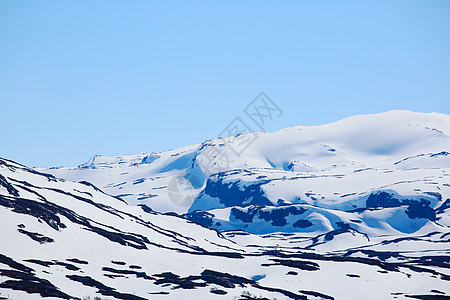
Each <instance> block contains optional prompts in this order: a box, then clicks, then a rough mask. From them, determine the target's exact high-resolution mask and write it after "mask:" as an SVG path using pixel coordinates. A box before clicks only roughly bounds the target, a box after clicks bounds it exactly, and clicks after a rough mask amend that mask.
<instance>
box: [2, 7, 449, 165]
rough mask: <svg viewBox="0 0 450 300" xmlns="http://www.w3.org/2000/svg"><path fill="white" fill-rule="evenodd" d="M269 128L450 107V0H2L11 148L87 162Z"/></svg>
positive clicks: (36, 157)
mask: <svg viewBox="0 0 450 300" xmlns="http://www.w3.org/2000/svg"><path fill="white" fill-rule="evenodd" d="M260 91H265V92H266V93H267V94H268V95H269V96H270V97H271V98H272V99H273V100H274V101H275V102H276V103H277V104H278V105H279V106H280V107H281V108H282V109H283V110H284V114H283V116H282V117H280V118H278V119H276V120H274V121H273V122H271V123H270V124H269V125H268V126H267V131H270V132H272V131H276V130H279V129H282V128H284V127H287V126H292V125H318V124H324V123H329V122H332V121H336V120H338V119H341V118H344V117H347V116H350V115H355V114H366V113H377V112H382V111H387V110H392V109H407V110H413V111H420V112H433V111H435V112H442V113H446V114H450V1H444V0H443V1H430V0H426V1H34V0H33V1H16V0H14V1H8V0H3V1H1V2H0V105H1V106H0V128H1V139H0V141H1V142H0V145H1V148H0V150H1V151H0V156H2V157H5V158H9V159H13V160H16V161H18V162H20V163H23V164H26V165H29V166H60V165H66V166H76V165H78V164H80V163H83V162H84V161H86V160H88V159H89V157H91V156H92V155H94V154H105V155H119V154H131V153H140V152H151V151H156V150H164V149H170V148H177V147H180V146H183V145H187V144H193V143H200V142H202V141H203V140H205V139H210V138H214V137H217V135H218V134H219V133H220V132H221V131H222V129H223V128H224V127H226V126H227V125H228V123H230V122H231V121H232V120H233V118H234V117H235V116H238V115H241V114H242V110H243V109H244V107H245V106H246V105H247V104H248V103H249V102H250V101H252V100H253V98H254V97H255V96H256V95H257V94H258V93H259V92H260Z"/></svg>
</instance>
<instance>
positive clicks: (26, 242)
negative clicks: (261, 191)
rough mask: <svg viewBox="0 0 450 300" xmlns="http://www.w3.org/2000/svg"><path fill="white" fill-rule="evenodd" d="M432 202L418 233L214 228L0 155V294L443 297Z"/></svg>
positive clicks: (444, 219) (439, 230) (445, 254)
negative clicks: (129, 202) (259, 231)
mask: <svg viewBox="0 0 450 300" xmlns="http://www.w3.org/2000/svg"><path fill="white" fill-rule="evenodd" d="M431 197H437V196H433V195H431V196H430V198H429V199H431ZM427 199H428V198H427ZM430 201H431V200H430ZM388 203H390V201H388ZM405 205H406V204H405ZM430 205H431V204H430ZM282 207H284V206H282ZM288 207H292V208H291V209H292V210H294V209H296V210H297V211H298V210H300V209H302V208H301V207H297V206H288ZM395 208H396V207H395V206H394V207H392V208H389V209H395ZM248 209H249V210H250V208H248ZM261 209H262V208H261ZM317 209H319V208H317ZM386 209H388V208H386ZM325 210H326V211H331V209H323V211H321V212H319V211H318V212H317V217H319V216H323V218H327V215H326V214H325ZM440 210H442V213H440V212H438V211H436V212H435V213H436V215H439V217H440V218H441V219H440V222H441V223H442V224H438V222H434V221H430V222H429V224H431V225H429V226H430V227H428V231H429V232H427V233H426V234H424V232H414V233H401V232H393V233H394V234H393V235H383V236H376V235H374V236H367V235H366V234H364V233H362V232H360V231H362V229H363V228H359V229H358V230H357V229H353V228H350V227H349V226H348V224H347V225H346V224H344V223H342V224H341V225H340V226H341V228H340V229H337V230H332V231H328V232H326V233H325V234H316V235H313V234H312V235H311V236H308V235H306V234H304V233H283V232H280V233H273V234H266V235H254V234H250V233H247V232H244V231H227V232H223V233H219V232H218V231H216V230H212V229H208V228H205V227H202V226H200V225H197V224H195V223H192V222H190V221H188V220H185V219H183V218H180V217H178V216H173V215H164V214H160V213H156V212H153V211H152V210H151V209H150V208H149V207H147V206H142V205H141V206H129V205H127V204H126V203H125V202H123V201H122V200H121V199H118V198H114V197H112V196H109V195H107V194H105V193H103V192H102V191H101V190H99V189H98V188H96V187H95V186H93V185H91V184H89V183H87V182H85V181H83V182H81V183H76V182H70V181H64V180H62V179H57V178H55V177H53V176H52V175H49V174H45V173H40V172H38V171H36V170H33V169H29V168H26V167H24V166H22V165H20V164H17V163H15V162H12V161H9V160H6V159H0V220H1V221H0V222H1V233H2V235H1V243H0V298H1V299H40V298H42V297H48V298H49V299H83V298H84V297H85V296H89V297H91V299H92V298H93V297H94V296H99V297H101V298H102V299H132V300H135V299H183V298H185V299H215V298H217V299H273V298H276V299H390V298H403V299H408V298H409V299H410V298H415V299H444V297H445V295H446V294H450V285H449V284H448V282H449V280H450V270H449V268H450V259H449V257H450V255H449V254H450V253H449V252H450V250H449V248H448V245H449V242H450V240H449V239H450V230H449V227H448V208H447V207H446V206H441V208H440ZM378 212H382V214H384V210H377V209H374V210H370V213H371V214H374V215H373V217H374V221H373V222H376V219H375V217H376V214H377V213H378ZM367 213H368V212H367ZM294 214H295V213H294ZM443 224H445V226H444V225H443ZM422 230H424V229H423V227H422Z"/></svg>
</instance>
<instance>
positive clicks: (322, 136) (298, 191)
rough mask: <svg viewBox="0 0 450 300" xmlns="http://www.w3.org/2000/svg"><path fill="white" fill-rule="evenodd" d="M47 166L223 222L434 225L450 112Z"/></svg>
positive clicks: (440, 208) (400, 228) (449, 169)
mask: <svg viewBox="0 0 450 300" xmlns="http://www.w3.org/2000/svg"><path fill="white" fill-rule="evenodd" d="M40 171H43V172H48V173H51V174H53V175H55V176H56V177H61V178H65V179H67V180H73V181H81V180H86V181H89V182H92V183H93V184H95V185H96V186H98V187H100V188H101V189H102V190H104V191H105V192H106V193H108V194H111V195H114V196H116V197H119V198H121V199H123V200H124V201H126V202H127V203H128V204H130V205H138V204H145V205H147V206H149V207H151V208H152V209H153V210H155V211H159V212H175V213H178V214H180V215H183V216H184V217H185V218H188V219H190V220H193V221H195V222H198V223H200V224H203V225H205V226H207V227H210V228H215V229H218V230H221V231H223V230H239V229H243V230H246V231H248V232H252V233H258V234H265V233H273V232H302V233H304V234H306V235H311V236H312V235H317V234H319V233H327V232H330V231H333V230H338V231H340V230H353V231H356V232H360V233H361V234H367V235H368V236H376V235H382V234H390V235H391V234H393V235H395V234H410V233H419V232H430V231H433V230H434V229H436V228H440V227H441V226H446V225H448V221H449V219H448V217H447V216H446V208H447V207H448V205H449V204H450V200H448V201H447V199H449V198H450V185H449V181H450V180H449V179H450V177H449V176H450V116H448V115H444V114H438V113H429V114H425V113H414V112H409V111H390V112H386V113H381V114H375V115H362V116H354V117H350V118H346V119H343V120H341V121H338V122H335V123H331V124H327V125H322V126H309V127H308V126H296V127H290V128H286V129H283V130H281V131H278V132H275V133H249V134H244V135H239V136H234V137H229V138H224V139H216V140H210V141H206V142H204V143H202V144H199V145H190V146H186V147H184V148H180V149H176V150H170V151H161V152H154V153H143V154H138V155H124V156H118V157H107V156H94V157H93V158H92V159H90V160H89V161H88V162H87V163H85V164H82V165H80V166H79V167H77V168H64V167H62V168H51V169H40Z"/></svg>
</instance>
